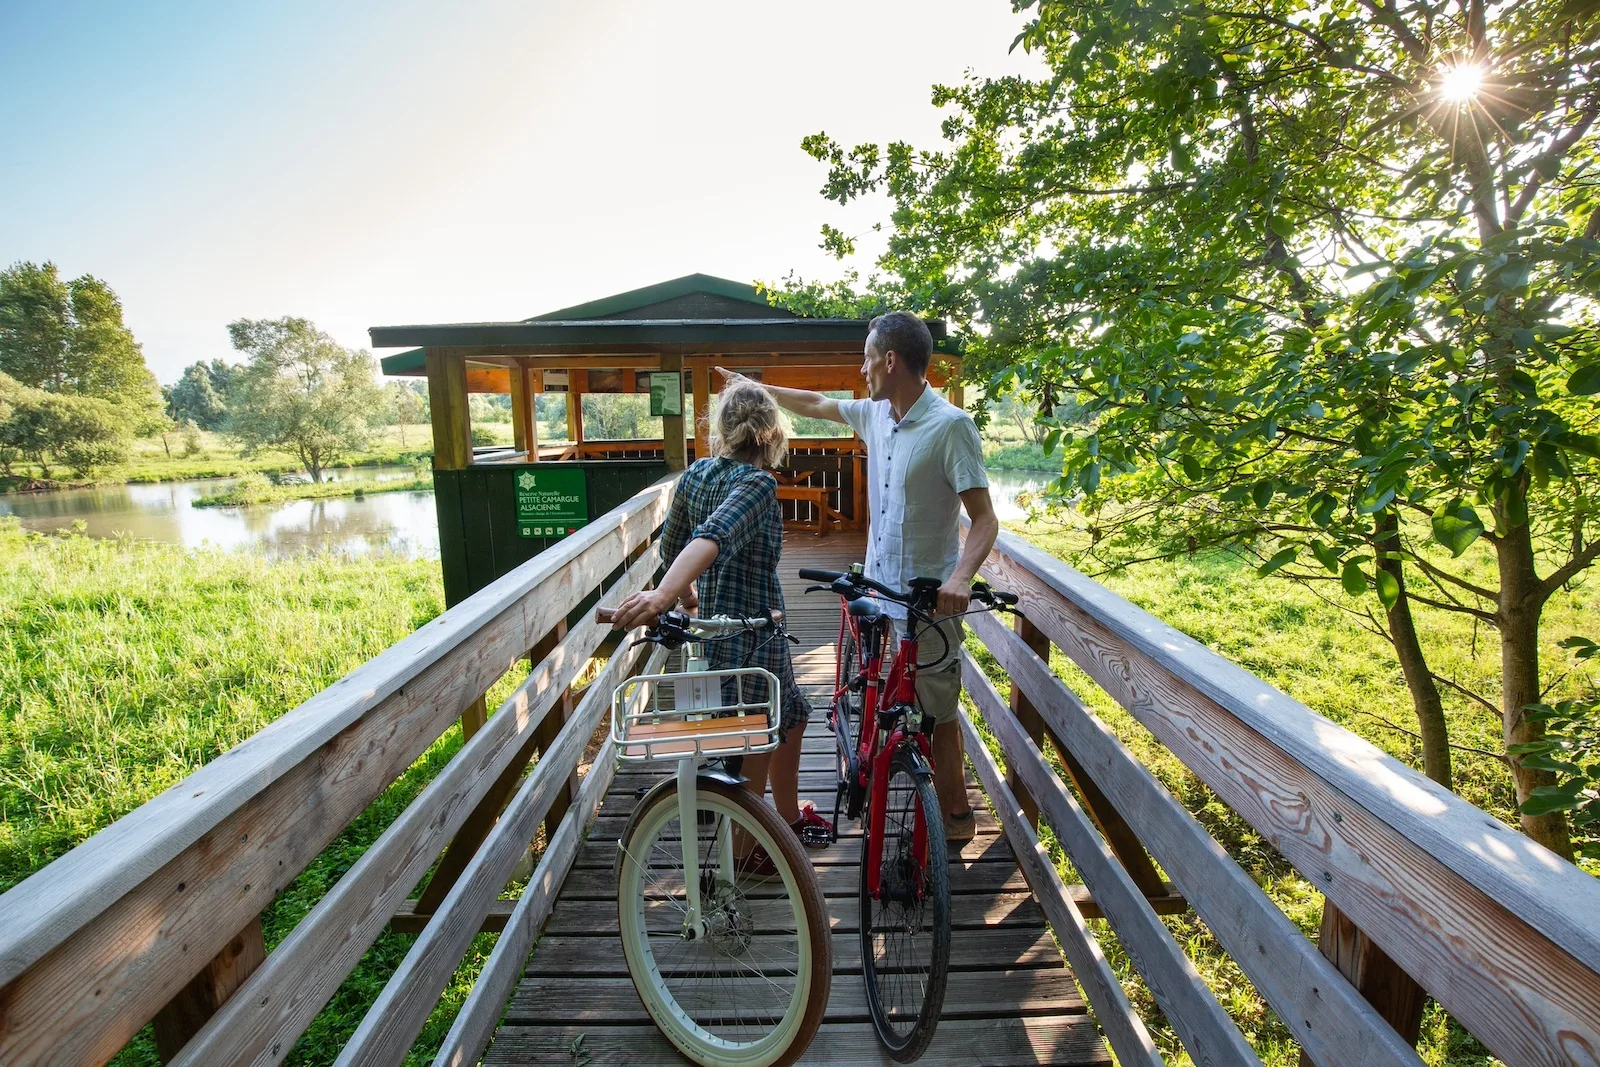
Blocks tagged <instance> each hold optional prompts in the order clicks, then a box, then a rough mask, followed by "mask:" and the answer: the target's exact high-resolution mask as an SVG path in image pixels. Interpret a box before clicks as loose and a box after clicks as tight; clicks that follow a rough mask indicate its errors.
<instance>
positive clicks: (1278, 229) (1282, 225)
mask: <svg viewBox="0 0 1600 1067" xmlns="http://www.w3.org/2000/svg"><path fill="white" fill-rule="evenodd" d="M1267 229H1269V230H1271V231H1272V232H1273V233H1275V234H1277V235H1278V236H1279V237H1282V238H1285V239H1287V238H1289V237H1292V236H1294V224H1293V223H1291V222H1290V221H1289V220H1288V219H1286V218H1283V217H1281V216H1278V215H1274V216H1272V217H1271V218H1270V219H1268V220H1267Z"/></svg>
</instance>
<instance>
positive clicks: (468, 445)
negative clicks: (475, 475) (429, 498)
mask: <svg viewBox="0 0 1600 1067" xmlns="http://www.w3.org/2000/svg"><path fill="white" fill-rule="evenodd" d="M423 359H424V362H425V364H426V366H427V368H428V408H429V417H430V419H431V420H432V422H433V469H434V470H439V471H459V470H466V469H467V467H468V466H469V465H470V464H471V463H472V433H471V430H470V427H469V426H468V423H467V369H466V366H465V365H464V364H463V363H462V362H461V361H460V360H459V359H450V358H449V357H447V356H446V355H445V354H444V353H442V352H440V351H438V350H437V349H433V348H430V349H428V350H427V352H426V353H425V354H424V356H423Z"/></svg>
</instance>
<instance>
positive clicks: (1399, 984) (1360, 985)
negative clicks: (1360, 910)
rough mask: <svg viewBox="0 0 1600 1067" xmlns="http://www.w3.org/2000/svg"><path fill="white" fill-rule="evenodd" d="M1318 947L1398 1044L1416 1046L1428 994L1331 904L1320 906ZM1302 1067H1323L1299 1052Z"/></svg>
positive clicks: (1309, 1055) (1302, 1052) (1305, 1053)
mask: <svg viewBox="0 0 1600 1067" xmlns="http://www.w3.org/2000/svg"><path fill="white" fill-rule="evenodd" d="M1317 947H1318V948H1319V949H1320V950H1321V952H1322V954H1323V955H1324V956H1326V957H1327V958H1328V959H1329V960H1331V961H1332V962H1333V965H1334V966H1335V967H1337V968H1338V969H1339V973H1340V974H1342V975H1344V976H1345V977H1346V978H1347V979H1349V980H1350V984H1351V985H1353V986H1355V987H1356V990H1357V992H1359V993H1360V994H1361V995H1362V996H1363V997H1364V998H1366V1001H1367V1003H1369V1004H1371V1005H1372V1006H1373V1007H1374V1008H1376V1009H1377V1011H1378V1014H1379V1015H1381V1016H1382V1017H1383V1019H1384V1021H1385V1022H1387V1023H1388V1024H1389V1025H1390V1026H1392V1027H1394V1029H1395V1031H1396V1032H1397V1033H1399V1035H1400V1038H1401V1040H1403V1041H1405V1042H1406V1044H1408V1045H1412V1046H1415V1045H1416V1043H1417V1036H1418V1035H1419V1034H1420V1033H1421V1032H1422V1009H1423V1006H1424V1003H1425V1002H1426V1000H1427V994H1426V993H1424V992H1423V991H1422V987H1421V986H1419V985H1417V983H1416V981H1415V980H1414V979H1412V977H1411V976H1410V975H1409V974H1407V973H1406V972H1405V971H1403V970H1401V969H1400V966H1399V965H1398V964H1396V963H1395V962H1394V960H1392V959H1390V958H1389V957H1388V955H1387V954H1386V953H1385V952H1384V951H1383V949H1381V948H1379V947H1378V946H1377V945H1375V944H1373V943H1372V939H1371V938H1370V937H1368V936H1367V935H1366V934H1363V933H1362V932H1361V931H1360V930H1359V929H1358V928H1357V927H1356V924H1355V923H1353V922H1351V921H1350V920H1349V919H1348V918H1346V917H1345V916H1344V915H1342V914H1341V913H1340V912H1339V909H1338V908H1336V907H1334V906H1333V905H1332V904H1329V903H1327V902H1326V901H1324V902H1323V905H1322V932H1321V934H1320V935H1319V936H1318V938H1317ZM1300 1063H1301V1064H1302V1067H1323V1065H1321V1064H1318V1062H1317V1061H1316V1060H1315V1059H1313V1058H1312V1056H1311V1054H1310V1053H1309V1052H1306V1051H1305V1050H1301V1053H1300Z"/></svg>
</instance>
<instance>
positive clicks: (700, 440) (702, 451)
mask: <svg viewBox="0 0 1600 1067" xmlns="http://www.w3.org/2000/svg"><path fill="white" fill-rule="evenodd" d="M713 368H714V364H713V363H712V361H711V360H709V359H708V360H705V361H704V362H701V363H696V364H695V365H694V458H695V459H705V458H706V457H707V456H709V455H711V376H712V375H713V374H715V373H717V372H716V370H715V369H713Z"/></svg>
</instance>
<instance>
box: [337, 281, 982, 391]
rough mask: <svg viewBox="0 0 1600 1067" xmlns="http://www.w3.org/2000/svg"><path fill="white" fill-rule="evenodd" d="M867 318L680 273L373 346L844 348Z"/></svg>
mask: <svg viewBox="0 0 1600 1067" xmlns="http://www.w3.org/2000/svg"><path fill="white" fill-rule="evenodd" d="M926 321H927V322H928V328H929V330H930V331H931V332H932V333H933V337H934V347H935V350H936V351H940V352H946V353H950V352H951V346H950V345H949V344H948V343H946V330H945V324H944V322H943V321H942V320H938V319H929V320H926ZM868 322H869V320H867V319H821V318H807V317H805V316H801V315H796V314H795V313H794V312H791V311H789V310H787V309H785V308H778V307H773V306H772V305H771V304H769V303H768V302H767V301H766V300H765V299H764V298H763V297H762V295H761V294H760V292H758V291H757V290H756V287H755V286H753V285H747V284H745V283H743V282H735V281H730V280H728V279H727V278H717V277H714V276H712V275H709V274H688V275H685V276H684V277H682V278H674V279H672V280H671V281H666V282H659V283H657V284H655V285H647V286H645V287H644V288H642V289H631V290H629V291H628V292H625V293H617V294H616V295H614V296H608V297H603V298H601V299H599V300H590V301H588V302H587V303H583V304H574V305H573V306H571V307H565V308H559V309H557V310H555V311H550V312H546V313H544V314H542V315H536V316H534V317H532V318H529V319H523V320H521V321H518V322H470V323H444V324H435V325H417V326H374V327H372V328H371V329H370V330H369V331H368V333H369V335H370V336H371V338H372V346H373V347H374V348H398V347H401V346H403V345H423V346H425V347H459V348H469V349H470V348H477V349H495V348H502V349H510V350H513V351H516V352H520V353H524V354H527V353H548V354H570V355H582V354H585V353H588V354H599V353H605V352H684V353H693V352H708V353H709V352H715V353H721V352H727V353H730V354H732V353H739V352H763V351H766V352H770V351H816V352H833V351H848V350H850V349H852V348H854V347H855V346H858V345H859V344H860V343H861V342H862V341H863V340H865V338H866V334H867V326H868ZM423 351H424V350H423V348H413V349H411V350H410V351H406V352H400V353H397V354H396V355H392V356H385V357H384V358H383V360H382V363H383V372H384V373H385V374H390V375H418V374H423V373H425V361H424V356H423Z"/></svg>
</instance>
